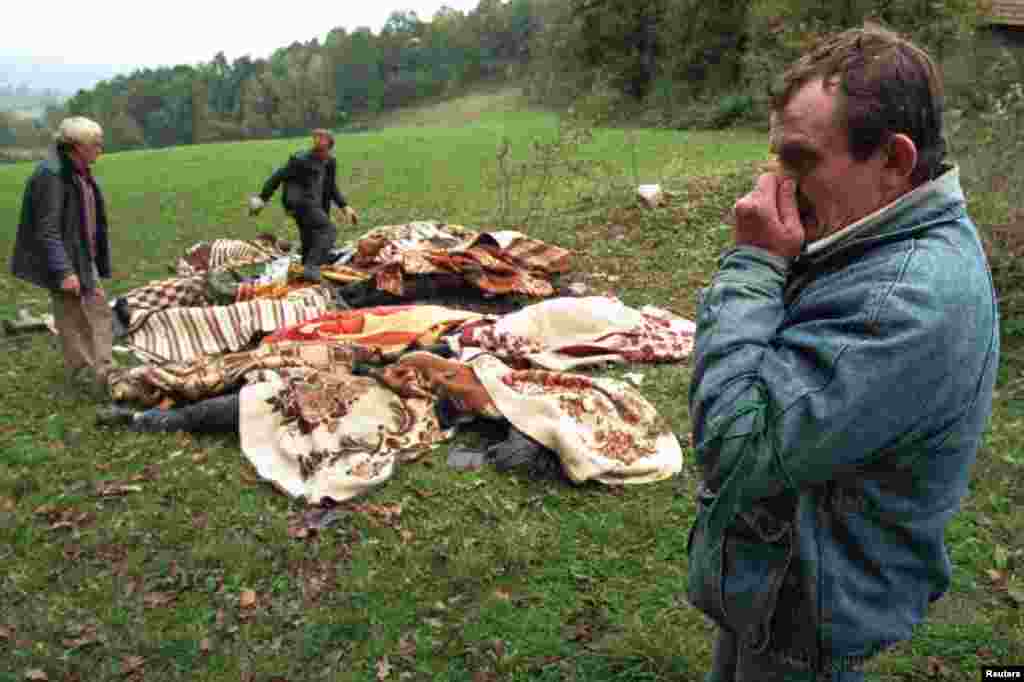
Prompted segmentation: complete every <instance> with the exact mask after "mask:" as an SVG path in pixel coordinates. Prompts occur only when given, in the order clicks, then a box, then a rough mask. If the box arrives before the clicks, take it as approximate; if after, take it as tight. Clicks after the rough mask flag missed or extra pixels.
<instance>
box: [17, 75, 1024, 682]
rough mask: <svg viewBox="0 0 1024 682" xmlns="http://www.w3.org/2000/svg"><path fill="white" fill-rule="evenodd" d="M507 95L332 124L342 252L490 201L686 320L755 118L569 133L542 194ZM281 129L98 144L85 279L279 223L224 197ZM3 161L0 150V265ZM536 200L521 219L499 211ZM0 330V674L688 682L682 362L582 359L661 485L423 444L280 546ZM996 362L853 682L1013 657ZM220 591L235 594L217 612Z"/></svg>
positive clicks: (495, 211) (277, 509) (228, 458)
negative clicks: (907, 619) (566, 161)
mask: <svg viewBox="0 0 1024 682" xmlns="http://www.w3.org/2000/svg"><path fill="white" fill-rule="evenodd" d="M518 104H519V99H518V97H517V96H515V94H514V93H505V94H501V95H486V96H476V97H470V98H462V99H460V100H457V101H454V102H449V103H445V104H438V105H434V106H431V107H428V108H421V109H418V110H415V111H409V112H402V113H398V114H395V115H393V116H392V117H391V118H390V119H388V120H385V121H381V122H379V123H380V125H381V126H383V127H382V128H381V129H380V130H377V131H375V132H371V133H360V134H351V135H343V136H339V138H338V146H337V150H336V151H337V156H338V159H339V173H340V178H339V179H340V186H341V188H342V190H343V192H344V193H345V194H346V196H347V197H348V198H349V200H350V202H351V203H352V204H353V205H354V206H355V207H356V208H358V209H359V210H360V213H361V216H362V219H363V220H362V224H361V225H360V226H359V227H358V228H352V227H345V228H343V235H342V237H341V238H340V239H341V241H344V240H346V239H350V238H354V237H356V236H358V235H359V234H361V233H362V232H363V231H365V230H367V229H369V228H370V227H372V226H374V225H382V224H394V223H403V222H407V221H410V220H424V219H437V220H443V221H447V222H452V223H462V224H465V225H467V226H471V227H475V228H486V227H490V226H494V225H496V223H495V220H496V219H497V218H498V217H499V213H500V211H499V207H500V202H501V201H507V202H508V204H509V207H508V210H507V212H506V217H507V218H509V220H508V222H509V224H510V225H512V226H516V227H518V228H519V229H522V230H523V231H525V232H527V233H529V234H531V235H532V236H535V237H538V238H540V239H544V240H548V241H551V242H554V243H557V244H560V245H563V246H566V247H569V248H572V249H574V251H575V257H574V258H575V260H574V275H573V276H574V277H575V278H577V279H578V280H580V281H581V282H584V283H585V284H586V285H587V286H588V287H590V291H592V292H595V293H604V292H607V293H614V294H617V295H619V296H620V297H621V298H622V299H623V300H624V301H625V302H626V303H628V304H630V305H635V306H642V305H646V304H652V305H657V306H661V307H665V308H670V309H672V310H674V311H676V312H677V313H679V314H682V315H685V316H688V317H690V316H692V315H693V308H694V298H695V294H696V291H697V289H698V288H699V287H700V286H701V285H703V284H705V283H706V282H707V281H708V280H709V278H710V276H711V274H712V273H713V272H714V268H715V265H716V260H717V257H718V255H719V254H720V253H721V251H722V250H723V249H724V248H725V247H727V246H728V245H729V243H730V239H731V233H730V228H728V226H726V225H723V218H724V217H725V216H726V214H727V212H728V210H729V208H730V206H731V205H732V202H733V201H734V199H735V198H736V197H737V196H738V195H739V194H740V193H742V192H744V191H746V190H747V189H748V188H749V187H750V183H751V180H752V177H753V174H754V172H755V171H754V169H755V166H756V165H757V164H758V163H759V162H761V161H763V160H764V159H765V154H766V151H767V150H766V143H765V136H764V134H762V133H757V132H753V131H745V130H738V131H726V132H720V133H691V132H680V131H664V130H638V131H633V132H626V131H622V130H597V131H595V132H594V138H593V141H592V142H590V143H588V144H585V145H583V146H582V147H581V148H580V149H579V150H577V151H576V152H575V153H573V154H572V155H571V159H570V160H571V161H573V165H572V166H571V167H570V168H568V169H566V168H565V167H562V166H560V167H559V169H558V170H557V171H555V172H553V173H552V176H551V178H550V181H549V182H548V183H547V184H545V183H544V182H543V180H544V178H542V177H539V176H538V175H537V174H538V173H540V171H538V170H537V169H536V166H535V167H534V174H533V175H532V176H531V177H530V178H527V179H526V180H525V181H521V180H520V179H517V177H516V176H513V177H512V178H511V180H510V181H509V185H508V189H509V191H508V192H507V193H502V192H499V190H498V188H497V187H495V184H496V182H497V178H498V175H499V174H498V170H497V155H498V151H499V147H500V145H501V144H502V141H503V139H507V141H508V144H509V158H510V159H511V160H512V161H513V162H519V161H522V160H525V159H530V158H535V154H536V152H534V151H531V148H532V143H534V142H538V143H541V144H549V143H551V142H552V141H554V140H556V139H557V129H558V123H559V121H558V119H557V118H556V117H555V116H554V115H553V114H550V113H538V112H533V111H527V110H521V109H518V108H517V107H518ZM306 145H307V140H306V139H305V138H302V139H294V140H277V141H270V142H245V143H234V144H217V145H202V146H189V147H179V148H172V149H163V150H151V151H139V152H129V153H122V154H113V155H109V156H106V157H103V158H102V159H101V160H100V163H99V164H98V166H97V168H96V174H97V176H98V177H99V179H100V181H101V183H102V185H103V188H104V190H105V192H106V196H107V199H108V204H109V206H110V213H111V222H112V228H113V249H114V269H115V272H116V279H115V281H114V282H113V283H112V284H111V285H110V287H109V288H110V290H112V292H113V293H115V294H117V293H122V292H125V291H127V290H128V289H130V288H132V287H134V286H136V285H139V284H141V283H144V282H146V281H148V280H151V279H155V278H162V277H167V276H168V266H169V265H172V264H173V263H175V262H176V260H177V258H178V257H179V256H180V255H181V253H182V252H183V250H184V249H185V248H186V247H188V246H189V245H191V244H193V243H195V242H197V241H200V240H208V239H212V238H217V237H248V236H251V235H254V234H256V233H257V232H260V231H267V230H269V231H272V232H275V233H277V234H278V235H280V236H283V237H289V238H295V236H296V235H295V230H294V227H293V226H292V225H291V223H290V221H289V220H288V219H287V218H286V216H285V215H284V213H283V211H282V210H281V207H280V204H279V202H278V197H275V201H274V204H273V205H272V206H271V207H269V208H268V210H266V211H264V212H263V213H262V214H261V215H260V217H259V218H258V219H252V218H249V217H247V216H246V213H245V208H244V205H245V199H246V197H247V196H248V195H249V194H251V193H253V192H254V191H256V190H258V188H259V187H260V185H261V183H262V182H263V180H264V179H265V178H266V176H267V175H268V174H269V173H270V172H271V170H272V169H273V168H274V167H275V166H276V165H278V164H279V163H281V162H282V161H283V160H284V159H285V157H286V155H287V154H288V153H290V152H292V151H295V150H297V149H300V148H303V147H304V146H306ZM31 170H32V165H31V164H18V165H13V166H6V167H0V215H2V216H5V217H6V221H5V222H3V223H2V225H3V226H2V227H0V253H2V254H3V258H4V260H5V262H6V259H7V258H8V257H9V254H10V251H11V247H12V241H13V235H14V230H15V226H16V223H17V214H18V210H19V206H20V200H21V192H22V187H23V182H24V180H25V178H26V177H27V176H28V174H29V173H30V172H31ZM637 182H640V183H654V182H660V183H662V184H663V185H664V186H665V187H666V188H667V189H669V190H672V191H674V192H675V196H674V198H673V200H672V203H671V204H670V205H669V206H668V207H666V208H661V209H658V210H653V211H651V210H645V211H641V210H639V209H637V208H636V207H635V205H634V201H633V197H632V195H631V188H632V187H633V185H635V184H636V183H637ZM544 187H550V188H551V189H550V191H548V190H544V189H543V188H544ZM541 195H542V196H543V197H544V199H545V200H544V201H543V202H541V205H540V206H539V207H538V208H536V209H535V210H534V212H533V218H532V219H531V220H529V221H528V222H526V223H522V222H516V216H524V215H526V213H527V211H528V208H529V206H530V203H531V201H532V200H533V199H534V198H535V197H537V196H541ZM22 307H24V308H27V309H29V310H30V311H31V312H33V313H37V314H38V313H42V312H45V310H46V300H45V295H44V294H43V293H42V292H40V291H38V290H35V289H32V288H30V287H27V286H24V285H21V284H18V283H15V282H14V281H13V279H12V278H11V277H9V276H3V277H0V317H8V316H11V315H13V314H14V313H15V312H16V310H17V309H18V308H22ZM1018 345H1019V344H1018ZM0 348H2V350H3V352H0V377H4V378H5V379H6V380H7V383H6V386H7V390H6V391H5V392H4V393H3V396H2V397H0V453H2V454H0V566H2V567H3V570H0V603H2V604H3V608H2V609H0V682H15V681H18V682H21V680H24V679H40V678H39V677H38V676H36V677H35V678H32V677H26V675H27V673H29V672H32V671H43V672H45V673H46V674H47V676H48V679H49V680H53V681H55V682H56V681H58V680H89V681H90V682H91V681H92V680H142V679H147V680H150V679H152V680H190V681H192V680H210V681H218V682H219V681H222V680H223V681H228V680H231V681H232V682H237V680H239V679H241V680H246V681H251V682H256V681H259V682H270V681H271V680H288V681H291V682H296V681H300V680H302V681H304V680H314V679H325V680H345V681H348V680H352V681H356V680H358V681H360V682H370V681H372V680H378V681H380V680H394V681H396V682H397V681H399V680H411V681H413V682H419V681H421V680H423V681H425V680H437V681H438V682H442V681H443V682H447V681H449V680H452V681H456V682H493V681H498V680H503V681H504V680H516V681H521V682H527V681H528V680H529V681H533V680H542V681H550V682H554V681H556V680H587V681H588V682H610V681H613V680H614V681H617V682H640V681H641V680H643V681H652V680H658V681H663V682H668V681H669V680H684V681H693V682H695V681H697V680H701V679H702V675H703V672H704V671H705V670H706V669H707V666H708V663H709V659H710V636H711V633H712V628H711V627H710V626H709V625H708V623H707V622H706V621H705V620H704V618H703V617H702V616H701V615H700V614H699V613H698V612H696V611H695V610H694V609H692V608H690V607H689V606H688V605H687V604H686V601H685V599H684V593H685V581H686V574H687V568H686V555H685V545H686V531H687V529H688V527H689V524H690V522H691V521H692V518H693V513H694V509H693V500H692V491H693V487H694V484H695V470H694V467H693V466H692V464H693V451H692V449H690V448H689V447H685V445H686V443H687V433H688V431H689V415H688V411H687V404H686V395H687V388H688V383H689V378H690V371H691V370H690V367H689V365H688V364H687V363H682V364H678V365H663V366H656V367H653V366H643V367H631V368H625V367H623V368H617V369H614V370H611V371H610V373H611V374H612V375H615V376H621V375H622V374H623V373H624V372H626V371H640V372H642V373H643V375H644V377H645V379H644V382H643V384H642V388H641V391H642V392H643V393H644V395H645V396H647V397H648V398H649V399H650V400H651V401H652V402H653V403H654V404H655V405H656V406H657V408H658V410H659V411H660V413H661V414H662V415H663V416H664V417H665V418H667V419H668V420H669V421H670V423H671V424H672V425H673V428H674V429H675V431H676V433H677V434H678V435H679V437H680V441H681V442H682V443H683V444H684V449H685V457H686V459H687V465H686V467H685V468H684V472H683V474H682V475H681V476H680V477H678V478H677V479H675V480H672V481H666V482H663V483H659V484H655V485H650V486H638V487H634V488H630V489H627V490H625V491H624V492H623V491H618V492H613V491H609V489H607V488H604V487H602V486H599V485H592V486H590V485H588V486H581V487H574V486H571V485H568V484H563V483H559V482H551V481H540V480H533V479H530V478H528V477H524V476H521V475H514V474H501V473H497V472H495V471H492V470H487V469H485V470H481V471H477V472H470V473H467V472H456V471H453V470H451V469H449V468H448V467H447V466H446V464H445V457H446V450H445V448H441V449H440V450H439V451H437V452H436V453H434V454H431V455H428V456H427V457H425V458H424V459H423V460H421V461H420V462H417V463H413V464H409V465H406V466H403V467H402V468H401V469H400V470H399V471H398V474H397V475H396V477H395V478H394V479H393V480H392V481H390V482H389V483H388V484H387V485H386V486H384V487H383V488H381V489H379V490H377V491H375V492H374V493H373V494H372V496H371V498H370V499H368V500H366V501H367V502H372V503H373V504H400V505H401V506H402V512H401V517H400V525H401V529H402V532H401V533H399V532H396V530H395V529H394V528H392V527H389V526H387V525H386V524H381V523H379V522H377V521H375V520H374V518H373V517H372V515H368V514H366V513H359V512H357V511H351V512H346V514H345V516H344V518H343V519H342V521H341V522H340V523H339V524H338V525H337V526H334V527H332V528H330V529H328V530H325V531H324V532H323V533H322V534H321V535H320V536H319V537H318V538H314V539H307V540H297V539H293V538H291V537H289V535H288V532H287V526H288V516H289V514H293V513H295V512H297V511H299V510H300V509H301V508H302V507H301V505H300V504H298V503H295V502H292V501H290V500H288V499H286V498H285V497H283V496H282V495H280V494H279V493H276V492H274V491H273V490H271V489H270V488H269V487H267V486H264V485H260V484H258V483H256V482H255V481H254V476H255V475H254V473H253V471H252V469H251V467H249V466H248V465H247V464H246V463H244V462H243V459H242V457H241V456H240V452H239V448H238V442H237V438H231V437H223V438H215V437H191V436H184V435H159V436H157V435H141V434H130V433H124V432H117V431H104V430H98V429H97V428H96V427H95V426H94V425H93V418H94V410H95V405H94V404H88V403H85V402H83V401H82V400H81V399H77V398H74V397H72V396H69V395H64V394H62V393H61V392H60V390H59V385H60V384H59V382H60V366H59V356H58V354H57V351H56V350H55V347H54V345H53V341H52V339H51V338H50V337H48V336H47V335H32V336H23V337H14V338H6V339H3V338H0ZM1014 353H1018V351H1016V350H1013V349H1010V347H1009V346H1008V351H1007V354H1006V357H1011V360H1010V361H1006V360H1004V370H1003V373H1002V375H1001V378H1000V391H1001V397H1000V398H999V399H998V401H997V406H996V418H995V425H994V427H993V430H992V433H991V434H990V436H989V443H988V445H987V446H986V448H985V449H984V450H983V451H982V452H981V454H980V456H979V463H978V467H977V469H976V477H975V481H974V483H973V485H972V493H971V496H970V499H969V501H968V505H967V508H966V510H965V512H964V513H963V514H961V515H959V516H958V517H957V519H956V521H955V522H954V523H953V525H952V527H951V530H950V546H951V551H952V556H953V560H954V562H955V565H956V574H955V578H954V583H953V590H952V592H951V593H950V595H948V596H947V597H946V598H944V599H943V600H941V601H940V602H938V603H937V604H936V605H935V607H934V608H933V616H932V619H931V620H930V621H929V623H928V624H927V625H926V626H924V627H923V628H922V629H921V632H920V634H919V636H918V638H917V639H915V640H914V642H913V643H911V644H906V645H903V646H901V647H898V648H897V649H896V650H894V651H893V652H891V653H889V654H887V655H885V656H883V657H882V658H880V659H879V660H878V661H877V662H876V663H874V664H873V670H874V672H875V674H876V677H875V678H873V679H877V680H884V681H886V682H907V681H912V680H918V681H923V680H974V679H978V674H979V673H978V670H979V666H980V665H981V664H982V663H984V662H1000V663H1013V662H1017V663H1019V662H1021V661H1024V618H1022V616H1021V613H1022V611H1021V609H1020V608H1019V607H1020V603H1019V600H1018V598H1017V597H1013V596H1012V595H1013V594H1018V595H1019V594H1024V592H1019V591H1017V590H1020V587H1019V586H1018V585H1019V583H1018V579H1017V578H1016V577H1015V576H1016V574H1015V573H1014V570H1015V566H1016V567H1018V568H1017V569H1016V570H1019V565H1020V556H1021V552H1020V550H1021V549H1022V548H1024V546H1022V544H1021V543H1022V541H1021V538H1022V537H1024V516H1022V515H1021V514H1020V513H1019V510H1020V506H1021V503H1022V502H1024V493H1022V492H1021V488H1020V484H1019V482H1020V476H1021V466H1024V457H1022V456H1021V454H1020V453H1021V452H1022V449H1021V448H1022V445H1024V435H1022V432H1021V430H1020V429H1019V428H1018V427H1019V426H1020V423H1021V422H1020V420H1021V418H1022V417H1024V412H1022V410H1021V409H1020V404H1019V403H1018V402H1017V401H1015V400H1014V399H1013V397H1012V396H1013V393H1012V392H1010V391H1008V386H1009V385H1010V383H1011V378H1012V377H1014V376H1016V372H1019V370H1020V368H1021V367H1022V366H1024V363H1021V362H1020V361H1019V360H1016V359H1013V358H1014V357H1015V356H1014V355H1013V354H1014ZM470 439H471V437H470V436H462V437H461V440H460V441H459V442H469V441H470ZM132 477H141V478H140V479H137V480H138V481H139V483H138V485H139V486H140V487H141V488H142V490H141V491H140V492H135V493H131V494H128V495H126V496H124V497H114V498H97V497H96V496H95V495H94V494H93V490H94V488H95V486H96V484H97V483H99V482H101V481H105V480H130V479H131V478H132ZM44 505H53V506H55V507H57V508H59V509H62V510H70V511H68V512H67V513H68V518H69V519H70V521H68V523H67V525H64V526H62V525H60V524H56V526H55V524H53V523H52V512H51V514H50V515H46V514H44V513H42V512H44V511H46V509H45V507H44ZM41 507H43V509H42V510H40V508H41ZM68 526H70V527H68ZM991 571H995V574H993V573H992V572H991ZM993 576H995V577H993ZM248 590H252V591H253V593H254V594H255V595H256V597H257V598H258V606H257V607H256V608H253V609H242V608H241V607H240V601H241V600H242V598H243V595H244V594H248V593H247V591H248ZM1015 591H1017V592H1015Z"/></svg>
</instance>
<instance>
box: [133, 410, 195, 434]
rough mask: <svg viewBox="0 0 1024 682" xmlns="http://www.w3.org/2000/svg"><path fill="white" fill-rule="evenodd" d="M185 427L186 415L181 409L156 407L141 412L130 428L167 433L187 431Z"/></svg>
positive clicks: (138, 430) (142, 431)
mask: <svg viewBox="0 0 1024 682" xmlns="http://www.w3.org/2000/svg"><path fill="white" fill-rule="evenodd" d="M185 427H186V423H185V417H184V413H183V412H182V411H181V409H170V410H161V409H160V408H159V407H154V408H152V409H149V410H146V411H145V412H140V413H139V414H138V416H137V417H135V419H134V420H133V421H132V423H131V426H130V427H129V428H131V430H132V431H137V432H139V433H167V432H171V431H186V430H187V429H186V428H185Z"/></svg>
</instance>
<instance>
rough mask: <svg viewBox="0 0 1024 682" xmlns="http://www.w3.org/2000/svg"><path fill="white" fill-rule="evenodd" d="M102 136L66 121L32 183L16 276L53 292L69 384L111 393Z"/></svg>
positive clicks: (78, 121) (78, 119) (81, 121)
mask: <svg viewBox="0 0 1024 682" xmlns="http://www.w3.org/2000/svg"><path fill="white" fill-rule="evenodd" d="M102 151H103V130H102V129H101V128H100V126H99V124H97V123H96V122H95V121H91V120H89V119H88V118H84V117H82V116H74V117H71V118H66V119H64V120H63V121H62V122H61V124H60V126H59V127H58V129H57V136H56V146H55V149H54V152H53V154H52V155H51V156H50V158H48V159H46V160H44V161H42V162H40V163H39V165H38V166H37V167H36V170H35V172H34V173H33V174H32V175H31V177H29V179H28V182H27V184H26V186H25V194H24V198H23V199H22V204H21V220H20V222H19V223H18V233H17V237H16V238H15V242H14V255H13V257H12V258H11V272H12V273H13V274H14V276H15V277H18V278H20V279H23V280H25V281H27V282H30V283H32V284H35V285H36V286H39V287H43V288H44V289H49V291H50V297H51V300H52V303H53V317H54V324H55V325H56V327H57V333H58V335H59V338H60V344H61V350H62V351H63V355H64V367H65V371H66V374H67V378H68V380H69V382H70V383H76V384H82V383H85V384H86V385H89V384H95V385H97V386H99V387H100V388H103V387H105V386H106V375H107V372H108V371H109V370H110V367H111V343H112V338H113V320H112V315H111V311H110V306H109V305H108V304H107V302H106V296H105V294H104V292H103V287H102V285H101V282H100V278H101V277H102V278H109V277H110V244H109V241H108V238H107V213H106V209H105V205H104V202H103V193H102V192H101V191H100V187H99V185H97V184H96V180H95V179H94V178H93V176H92V171H91V168H92V165H93V163H95V161H96V159H97V158H98V157H99V155H100V153H101V152H102Z"/></svg>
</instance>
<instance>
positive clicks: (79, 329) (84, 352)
mask: <svg viewBox="0 0 1024 682" xmlns="http://www.w3.org/2000/svg"><path fill="white" fill-rule="evenodd" d="M50 303H51V305H52V309H53V324H54V326H55V327H56V328H57V339H58V341H59V343H60V349H61V355H62V357H63V359H64V374H65V377H66V378H67V379H68V380H72V379H74V378H75V376H76V375H77V374H78V373H79V372H81V371H82V370H83V369H84V368H86V367H91V366H92V365H93V361H94V360H93V357H92V343H91V342H89V341H88V340H87V339H88V337H89V335H90V333H91V332H90V325H89V321H88V319H87V318H86V315H85V312H84V311H83V310H82V298H81V297H80V296H77V295H75V294H69V293H66V292H64V291H56V290H55V291H51V292H50Z"/></svg>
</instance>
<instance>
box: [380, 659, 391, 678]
mask: <svg viewBox="0 0 1024 682" xmlns="http://www.w3.org/2000/svg"><path fill="white" fill-rule="evenodd" d="M390 674H391V664H390V663H388V657H387V656H385V657H384V658H381V659H379V660H378V661H377V679H378V680H386V679H387V678H388V675H390Z"/></svg>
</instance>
